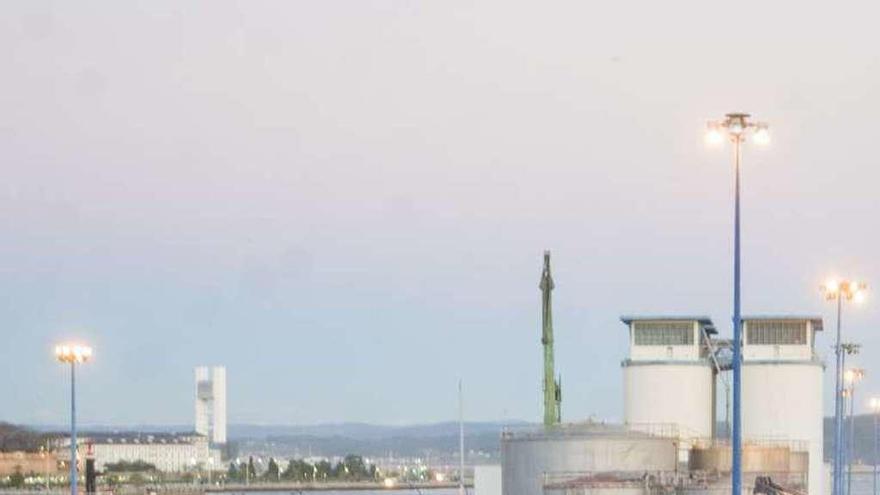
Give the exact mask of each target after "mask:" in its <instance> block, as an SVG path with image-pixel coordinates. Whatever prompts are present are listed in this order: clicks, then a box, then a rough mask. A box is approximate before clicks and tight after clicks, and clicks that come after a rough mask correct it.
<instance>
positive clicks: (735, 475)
mask: <svg viewBox="0 0 880 495" xmlns="http://www.w3.org/2000/svg"><path fill="white" fill-rule="evenodd" d="M707 131H708V132H707V134H706V140H707V141H708V142H709V143H710V144H720V143H722V142H723V141H724V138H725V136H726V137H727V138H728V140H729V141H730V142H731V143H732V144H733V161H734V173H735V180H734V185H735V189H736V190H735V192H734V210H733V212H734V213H733V432H732V439H731V448H732V450H733V452H732V453H733V462H732V467H731V473H730V478H731V479H730V481H731V487H732V493H733V495H742V414H741V411H742V407H741V404H740V402H741V400H742V397H741V391H742V311H741V308H740V302H741V298H740V240H739V238H740V227H739V225H740V218H739V217H740V214H739V211H740V208H739V197H740V194H739V190H740V180H739V177H740V162H741V156H742V143H743V142H745V140H746V136H747V135H748V134H751V135H752V138H753V140H754V141H755V143H757V144H767V143H769V142H770V133H769V129H768V126H767V124H764V123H755V122H751V121H750V119H749V114H747V113H729V114H727V115H726V116H725V117H724V119H723V120H717V121H710V122H709V123H708V125H707Z"/></svg>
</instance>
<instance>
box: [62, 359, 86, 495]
mask: <svg viewBox="0 0 880 495" xmlns="http://www.w3.org/2000/svg"><path fill="white" fill-rule="evenodd" d="M55 357H56V358H57V359H58V361H60V362H62V363H70V495H77V487H76V483H77V472H76V365H77V363H85V362H86V361H88V360H89V359H90V358H91V357H92V348H91V347H89V346H85V345H79V344H61V345H59V346H56V347H55Z"/></svg>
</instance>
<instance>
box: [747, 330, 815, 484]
mask: <svg viewBox="0 0 880 495" xmlns="http://www.w3.org/2000/svg"><path fill="white" fill-rule="evenodd" d="M821 330H822V319H821V318H820V317H809V316H753V317H747V318H743V352H742V355H743V367H742V432H743V441H744V442H745V443H753V444H761V443H768V442H771V443H780V442H782V443H788V444H789V445H790V446H791V448H792V450H793V451H806V452H807V453H808V456H809V457H808V466H809V468H808V476H807V483H808V490H809V494H810V495H819V494H821V493H823V487H824V483H823V478H824V472H823V471H824V468H823V437H822V417H823V408H822V373H823V371H824V365H823V363H822V361H821V360H820V359H819V358H818V357H817V356H816V353H815V338H816V332H819V331H821Z"/></svg>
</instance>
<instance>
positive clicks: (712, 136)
mask: <svg viewBox="0 0 880 495" xmlns="http://www.w3.org/2000/svg"><path fill="white" fill-rule="evenodd" d="M746 134H751V135H752V140H754V142H755V144H759V145H767V144H770V126H768V125H767V124H766V123H764V122H751V121H750V120H749V114H747V113H729V114H727V115H726V116H725V117H724V120H710V121H709V122H708V123H707V124H706V142H707V143H708V144H721V142H723V141H724V138H725V136H726V137H727V138H728V139H729V140H730V141H733V142H742V141H744V140H745V137H746Z"/></svg>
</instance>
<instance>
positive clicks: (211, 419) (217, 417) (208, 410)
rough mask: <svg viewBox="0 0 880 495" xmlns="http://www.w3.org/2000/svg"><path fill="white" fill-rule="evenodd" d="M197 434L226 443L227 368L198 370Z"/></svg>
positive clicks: (203, 368)
mask: <svg viewBox="0 0 880 495" xmlns="http://www.w3.org/2000/svg"><path fill="white" fill-rule="evenodd" d="M196 433H200V434H202V435H205V436H206V437H208V441H209V442H211V444H225V443H226V368H224V367H222V366H214V367H210V368H209V367H207V366H199V367H198V368H196Z"/></svg>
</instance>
